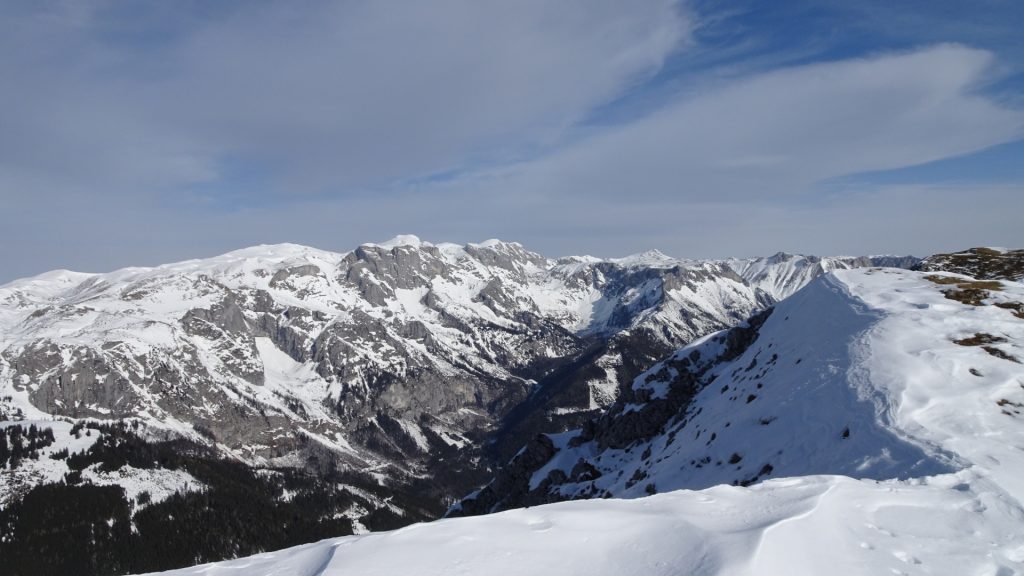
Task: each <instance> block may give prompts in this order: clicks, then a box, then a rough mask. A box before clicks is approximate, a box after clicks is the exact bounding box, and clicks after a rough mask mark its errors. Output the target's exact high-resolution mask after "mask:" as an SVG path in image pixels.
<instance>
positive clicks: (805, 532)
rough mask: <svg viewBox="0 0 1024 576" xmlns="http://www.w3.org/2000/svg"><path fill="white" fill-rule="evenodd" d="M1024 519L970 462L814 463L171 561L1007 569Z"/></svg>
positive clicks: (626, 573) (306, 568) (734, 570)
mask: <svg viewBox="0 0 1024 576" xmlns="http://www.w3.org/2000/svg"><path fill="white" fill-rule="evenodd" d="M979 485H980V486H979ZM1022 525H1024V520H1022V515H1021V510H1020V507H1019V504H1017V503H1016V502H1014V501H1010V500H1007V499H1006V497H1005V496H1003V495H1001V494H999V493H998V492H992V491H988V490H985V488H984V482H983V481H981V480H979V479H977V478H976V477H974V476H973V475H972V474H971V473H970V472H963V473H961V474H958V475H946V476H940V477H935V478H931V479H928V480H923V481H916V482H894V481H890V482H881V483H878V482H869V481H858V480H852V479H850V478H845V477H841V476H809V477H804V478H797V479H784V480H770V481H768V482H765V483H763V484H759V485H757V486H754V487H752V488H738V487H732V486H716V487H714V488H708V489H706V490H702V491H699V492H691V491H685V490H684V491H678V492H671V493H668V494H659V495H657V496H651V497H648V498H643V499H637V500H615V499H613V500H587V501H577V502H564V503H560V504H549V505H546V506H540V507H535V508H530V509H525V510H511V511H508V512H501V513H498V514H493V515H489V516H480V517H473V518H457V519H451V520H438V521H436V522H432V523H429V524H417V525H413V526H409V527H407V528H403V529H401V530H397V531H394V532H385V533H376V534H369V535H365V536H352V537H346V538H338V539H334V540H324V541H322V542H318V543H315V544H310V545H306V546H300V547H296V548H291V549H287V550H281V551H277V552H270V553H266V554H260V555H257V556H253V557H249V558H243V559H239V560H232V561H227V562H220V563H214V564H208V565H204V566H197V567H195V568H187V569H183V570H174V571H170V572H163V573H162V574H166V575H168V576H170V575H175V576H200V575H202V576H213V575H219V574H228V573H231V574H246V575H247V576H271V575H273V576H286V575H287V576H320V575H322V576H331V575H338V576H340V575H343V574H346V575H347V574H359V575H366V576H371V575H372V576H391V575H393V576H406V575H409V574H417V575H423V576H428V575H437V576H441V575H445V576H447V575H451V574H467V575H469V574H473V575H477V574H487V575H494V576H504V575H508V576H513V575H515V576H519V575H524V576H525V575H539V574H560V575H579V576H602V575H607V576H631V575H636V576H652V575H653V576H657V575H665V576H669V575H672V576H675V575H679V574H694V575H702V576H711V575H719V574H720V575H730V576H732V575H775V574H794V575H820V574H907V575H910V574H948V575H950V576H954V575H955V576H961V575H963V574H992V575H1006V576H1010V575H1013V574H1018V573H1020V571H1021V570H1022V569H1024V542H1022V541H1021V539H1020V537H1019V535H1020V533H1021V532H1020V530H1021V527H1022Z"/></svg>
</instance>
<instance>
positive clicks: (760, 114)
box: [507, 46, 1024, 203]
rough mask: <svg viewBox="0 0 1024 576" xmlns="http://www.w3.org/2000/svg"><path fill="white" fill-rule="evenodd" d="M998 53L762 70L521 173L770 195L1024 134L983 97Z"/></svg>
mask: <svg viewBox="0 0 1024 576" xmlns="http://www.w3.org/2000/svg"><path fill="white" fill-rule="evenodd" d="M992 61H993V57H992V55H991V54H990V53H988V52H985V51H980V50H973V49H970V48H966V47H962V46H938V47H933V48H929V49H924V50H920V51H916V52H913V53H907V54H898V55H885V56H878V57H874V58H870V59H855V60H847V61H840V62H828V63H820V64H814V65H809V66H803V67H797V68H790V69H783V70H777V71H772V72H768V73H764V74H760V75H757V76H754V77H750V78H746V79H742V80H738V81H735V82H733V83H730V84H727V85H724V86H717V87H713V88H711V89H708V90H706V91H703V92H700V93H698V94H697V95H695V96H692V97H687V98H683V99H681V100H680V101H678V102H677V103H675V104H672V105H670V106H668V107H666V108H664V109H662V110H659V111H656V112H654V113H653V114H651V115H649V116H648V117H646V118H644V119H642V120H640V121H637V122H634V123H631V124H628V125H625V126H622V127H618V128H616V129H612V130H609V131H607V132H606V133H604V134H602V135H599V136H597V137H594V138H592V139H590V140H588V141H584V142H582V143H580V144H578V145H576V146H573V147H570V148H567V149H565V150H563V151H561V152H560V153H556V154H553V155H550V156H548V157H545V158H542V159H539V160H537V161H535V162H531V163H527V164H524V165H521V166H519V167H517V169H516V175H515V176H514V177H510V178H508V179H507V182H508V185H509V187H510V188H512V189H519V190H523V191H529V193H531V194H538V195H542V196H556V197H557V196H567V195H579V196H586V197H589V198H594V197H602V196H603V197H614V196H623V195H625V196H627V197H629V198H630V199H632V200H633V201H644V200H650V199H664V198H676V199H678V201H679V202H680V203H686V202H696V201H700V200H706V199H758V198H760V199H769V198H772V197H777V196H791V195H798V194H805V193H807V192H809V191H810V190H811V189H812V187H814V185H815V184H817V183H820V182H822V181H824V180H827V179H830V178H835V177H839V176H845V175H849V174H855V173H860V172H866V171H875V170H886V169H894V168H900V167H905V166H911V165H916V164H921V163H926V162H930V161H934V160H938V159H942V158H948V157H953V156H957V155H962V154H966V153H969V152H974V151H977V150H981V149H983V148H986V147H989V146H993V145H996V144H1000V143H1004V142H1008V141H1011V140H1015V139H1018V138H1020V137H1022V136H1024V113H1022V112H1021V111H1019V110H1012V109H1009V108H1005V107H1002V106H1000V105H999V104H998V103H996V102H994V101H992V100H990V99H988V98H986V97H985V96H983V95H980V94H978V93H977V90H978V89H979V88H980V87H981V86H982V84H983V82H984V81H985V80H986V73H987V72H988V71H989V70H990V66H991V64H992Z"/></svg>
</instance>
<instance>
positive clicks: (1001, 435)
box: [175, 269, 1024, 576]
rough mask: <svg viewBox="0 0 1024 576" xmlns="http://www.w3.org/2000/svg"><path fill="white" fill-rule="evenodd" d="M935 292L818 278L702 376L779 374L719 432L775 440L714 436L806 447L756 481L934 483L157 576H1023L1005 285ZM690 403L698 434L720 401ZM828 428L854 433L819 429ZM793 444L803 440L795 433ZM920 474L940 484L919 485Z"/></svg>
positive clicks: (277, 557)
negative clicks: (750, 367) (749, 371)
mask: <svg viewBox="0 0 1024 576" xmlns="http://www.w3.org/2000/svg"><path fill="white" fill-rule="evenodd" d="M946 278H950V279H951V278H955V277H953V276H949V275H946ZM939 280H940V281H938V282H936V281H935V278H933V279H928V278H926V276H925V275H924V274H921V273H914V272H906V271H893V270H885V271H883V270H879V269H874V270H867V271H843V272H840V273H837V274H835V275H830V276H828V277H825V278H822V279H820V280H818V281H816V283H814V284H812V285H811V286H809V287H808V288H806V289H805V291H804V292H803V293H801V294H802V295H801V294H797V295H796V296H795V297H794V299H793V300H791V301H787V302H784V303H783V304H781V305H780V306H779V307H778V309H777V310H776V311H775V312H774V313H773V315H772V317H771V318H770V319H769V321H768V322H767V323H766V324H765V325H764V327H763V328H762V329H761V333H760V336H759V337H758V339H757V340H755V341H754V343H753V344H752V345H751V346H750V348H749V349H748V350H747V352H746V353H745V354H743V355H741V356H740V357H739V358H737V359H735V360H734V364H725V365H722V366H720V367H718V368H716V369H715V370H714V371H713V372H712V375H713V376H714V377H715V378H721V377H724V375H725V374H732V373H733V371H734V370H735V369H734V368H733V366H734V365H735V366H740V365H747V364H748V363H749V362H750V359H749V358H747V356H750V355H756V354H758V353H759V350H760V349H761V348H762V347H765V349H767V348H769V347H770V348H771V349H772V350H776V351H778V352H777V354H778V359H779V360H778V361H779V362H782V361H783V360H785V361H787V362H788V363H789V364H788V365H790V366H793V369H785V370H782V369H780V370H779V371H778V372H777V373H775V375H774V376H771V375H769V374H768V373H767V372H766V373H764V374H763V376H762V378H763V380H762V382H763V383H764V384H763V386H759V387H757V390H756V393H757V394H758V395H759V396H758V400H757V402H754V403H753V404H751V402H750V401H747V403H746V404H740V403H734V406H735V407H734V408H733V411H734V412H736V414H735V415H734V416H733V417H732V418H733V420H734V421H737V422H740V421H743V419H744V418H746V419H753V420H751V421H752V422H755V423H756V422H758V420H757V419H756V416H758V415H760V414H759V413H758V414H753V413H752V415H748V416H749V417H747V416H742V415H741V414H740V413H739V412H740V411H741V410H744V409H748V408H746V407H747V406H748V405H751V406H753V407H757V406H766V405H768V404H761V403H763V402H766V401H767V402H770V406H771V407H772V409H773V410H776V409H777V410H778V411H780V413H779V414H773V415H774V416H778V419H777V420H773V421H772V424H771V425H770V426H769V427H768V428H771V427H778V426H785V427H786V428H787V429H788V428H792V431H793V434H790V435H788V436H787V434H784V433H782V432H784V431H782V430H774V431H773V432H771V434H767V435H765V434H766V433H762V436H764V438H760V437H759V436H758V431H759V430H764V429H765V427H764V426H761V425H758V426H753V427H749V429H748V430H747V431H746V433H745V435H742V437H736V438H731V439H730V437H729V436H728V435H727V434H725V433H723V434H724V435H720V436H721V437H720V441H729V442H732V444H731V446H730V448H729V449H730V450H732V449H734V448H733V447H744V448H746V449H750V450H758V449H761V448H763V447H762V446H761V445H762V444H765V442H766V441H767V440H770V439H771V438H776V439H778V438H786V437H791V438H790V441H789V443H788V444H786V446H787V447H792V446H794V443H796V444H798V445H795V446H796V448H807V447H808V446H811V445H815V444H816V443H817V444H820V446H819V448H820V450H818V452H817V453H815V452H808V451H807V450H797V453H799V454H800V457H801V458H803V459H806V460H807V462H805V463H803V464H801V463H799V462H791V463H788V464H787V463H786V462H788V461H785V460H784V459H783V460H781V461H779V462H778V463H777V464H778V467H777V468H778V470H777V471H776V473H775V474H774V475H773V476H779V475H785V474H786V473H787V471H789V474H801V473H803V474H808V473H810V474H814V472H810V471H813V470H823V471H824V472H825V473H836V472H840V471H841V472H843V473H846V474H852V475H859V474H853V473H852V472H850V471H848V470H847V469H848V468H850V465H851V464H856V463H855V462H846V463H844V462H842V461H839V460H837V458H836V455H837V454H838V453H841V452H843V450H853V451H854V452H858V451H859V452H864V453H868V452H870V451H875V452H877V453H878V454H880V457H882V458H886V457H887V458H889V459H890V460H891V462H890V463H889V464H885V463H884V462H883V463H882V464H885V465H882V466H876V468H877V469H878V471H879V472H878V473H879V474H885V473H886V471H887V470H888V473H891V474H892V475H896V476H905V475H906V473H910V474H912V475H914V474H913V473H914V472H917V474H918V475H923V474H934V473H935V472H936V471H941V470H943V469H947V470H955V471H953V472H948V473H943V474H938V475H932V476H922V477H920V478H911V479H908V480H884V481H878V480H870V479H860V480H857V479H853V478H850V477H848V476H827V475H807V476H797V477H790V478H779V479H769V480H767V481H764V482H761V483H759V484H755V485H753V486H750V487H748V488H744V487H738V486H726V485H718V486H713V487H710V488H706V489H704V490H700V491H691V490H678V491H674V492H669V493H665V494H660V495H655V496H651V497H646V498H637V499H630V500H619V499H607V500H587V501H575V502H565V503H559V504H551V505H546V506H538V507H533V508H528V509H520V510H511V511H508V512H502V513H498V514H493V515H489V516H482V517H472V518H459V519H452V520H442V521H438V522H434V523H430V524H419V525H414V526H411V527H408V528H405V529H402V530H398V531H395V532H390V533H381V534H371V535H364V536H355V537H347V538H340V539H337V540H328V541H324V542H320V543H316V544H311V545H307V546H303V547H298V548H294V549H290V550H284V551H280V552H274V553H269V554H263V555H259V556H255V557H252V558H246V559H241V560H235V561H230V562H224V563H219V564H212V565H207V566H200V567H196V568H190V569H186V570H181V571H178V572H175V574H180V575H185V574H195V575H199V574H204V575H213V574H232V573H239V574H241V573H244V574H247V575H250V574H251V575H254V576H257V575H271V574H273V575H275V576H284V575H318V574H324V575H330V574H359V575H374V574H377V575H384V574H403V575H405V574H417V575H422V574H487V575H500V574H510V575H511V574H524V575H525V574H560V575H561V574H581V575H583V574H585V575H587V576H595V575H601V574H608V575H617V576H621V575H629V574H638V575H639V574H644V575H652V574H701V575H707V574H950V575H954V574H955V575H992V576H1010V575H1013V574H1024V508H1022V506H1021V502H1022V501H1024V416H1022V415H1021V411H1022V408H1024V366H1022V365H1021V364H1020V363H1019V359H1020V358H1024V354H1022V350H1024V349H1022V345H1024V319H1022V318H1020V317H1018V316H1015V315H1014V313H1013V310H1015V309H1014V308H1012V306H1011V305H1012V304H1013V303H1015V302H1016V303H1019V302H1021V301H1024V286H1021V285H1020V284H1019V283H1014V282H1004V283H1003V284H1002V286H1001V287H999V288H997V289H993V290H990V292H989V293H987V294H986V295H985V296H986V298H985V299H984V301H983V302H981V303H980V304H981V305H971V304H970V303H964V302H961V301H958V300H956V299H950V298H946V297H945V296H944V295H943V291H945V290H952V289H955V288H954V285H953V284H951V283H950V282H953V280H952V279H951V280H949V281H946V282H944V281H941V279H939ZM997 304H1002V305H1003V306H998V305H997ZM1008 306H1009V307H1008ZM844 319H845V320H844ZM841 320H842V321H841ZM708 342H710V340H709V341H708ZM701 345H702V344H697V345H696V346H701ZM704 345H705V346H708V345H710V344H704ZM691 351H692V350H691V349H687V350H684V351H682V352H681V354H682V353H685V354H687V355H688V354H690V352H691ZM794 358H797V359H802V362H801V361H800V360H794ZM773 363H774V362H773ZM798 366H799V367H800V368H799V369H797V367H798ZM736 373H737V374H738V373H739V372H738V371H737V372H736ZM719 375H721V376H719ZM783 376H786V377H785V378H784V377H783ZM638 381H640V379H638ZM753 383H754V382H751V384H753ZM718 384H720V382H718V381H716V384H715V385H716V386H717V385H718ZM734 384H735V382H734ZM644 385H646V383H645V384H644ZM709 390H710V388H709ZM829 390H833V391H832V392H829ZM711 392H713V394H714V396H715V397H716V398H718V397H722V398H726V396H722V395H721V394H719V391H718V389H717V388H715V389H714V390H711ZM654 395H655V396H657V394H654ZM694 402H695V406H698V407H700V408H706V410H703V412H704V413H706V414H708V417H712V416H714V413H715V410H714V409H713V408H714V406H716V405H717V404H718V403H722V402H725V401H724V400H718V399H716V400H713V401H712V400H710V399H708V400H706V401H704V400H701V397H700V396H698V398H696V399H695V401H694ZM865 406H866V407H868V410H866V411H865V410H862V409H861V408H863V407H865ZM823 414H825V415H827V414H832V415H834V418H832V417H830V418H824V419H823V418H822V415H823ZM793 415H796V417H795V418H787V417H786V416H793ZM801 415H802V416H801ZM847 417H851V418H865V417H866V418H867V420H870V422H868V421H864V422H861V423H857V424H856V425H854V424H851V423H849V422H846V421H836V422H831V421H830V420H834V419H842V418H847ZM826 420H828V421H826ZM858 422H859V421H858ZM737 426H739V425H737ZM807 427H810V428H812V429H813V430H817V433H816V434H810V435H808V434H805V433H804V432H801V430H803V428H807ZM843 427H848V428H846V431H845V432H844V433H843V434H839V431H840V430H842V429H843ZM733 428H735V429H737V430H738V429H740V428H743V427H742V426H739V427H738V428H737V427H733ZM833 428H834V430H833ZM851 429H852V433H850V432H849V431H850V430H851ZM720 432H721V431H720ZM886 434H888V435H889V436H886ZM833 436H835V438H833ZM766 439H767V440H766ZM819 440H820V441H819ZM661 444H662V441H661V440H660V439H659V438H655V439H654V440H652V442H651V446H653V447H654V448H659V450H661V451H662V452H661V455H660V456H659V455H658V454H659V452H658V451H657V450H655V451H654V452H653V457H652V458H651V460H650V461H651V462H654V463H656V465H651V467H650V468H649V469H648V470H649V472H650V473H651V474H652V476H651V477H652V478H656V479H657V480H658V486H659V487H660V486H665V485H666V484H667V485H668V486H671V485H672V484H671V482H668V481H667V480H668V476H667V475H668V474H670V472H671V471H670V468H672V466H674V465H669V464H671V462H672V460H673V458H674V456H673V455H672V454H670V453H669V450H668V449H667V447H665V446H661ZM860 444H864V445H863V446H860ZM702 445H703V444H702ZM829 446H834V447H836V448H829ZM584 447H585V446H581V449H582V448H584ZM840 447H842V448H840ZM850 447H852V448H850ZM901 447H913V448H914V450H916V451H917V452H913V451H910V452H907V454H903V453H900V452H899V450H898V449H904V448H901ZM673 449H674V448H673ZM859 452H858V453H859ZM912 452H913V453H912ZM780 453H781V451H780ZM787 453H788V452H787ZM908 454H909V456H908ZM919 455H920V456H919ZM761 456H765V457H767V456H768V455H766V454H765V455H761ZM921 456H923V457H924V461H925V462H927V461H932V462H934V463H936V464H942V465H941V466H938V465H928V466H921V465H920V464H919V462H920V461H921V460H920V458H921ZM773 457H774V453H773ZM872 462H873V461H872ZM666 463H669V464H666ZM634 464H635V463H634ZM623 466H625V464H623ZM844 467H845V468H844ZM626 468H627V469H625V473H626V474H625V475H626V476H628V475H629V473H630V472H631V471H632V469H631V468H628V467H626ZM890 468H891V470H890ZM674 469H675V470H676V472H675V474H679V473H680V472H679V471H678V470H679V468H678V466H676V467H675V468H674ZM800 470H808V472H801V471H800ZM609 472H610V471H605V475H604V476H602V478H604V477H608V476H610V474H609ZM705 485H706V484H705ZM624 495H630V494H624Z"/></svg>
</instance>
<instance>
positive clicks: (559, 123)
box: [0, 0, 689, 195]
mask: <svg viewBox="0 0 1024 576" xmlns="http://www.w3.org/2000/svg"><path fill="white" fill-rule="evenodd" d="M77 4H78V3H61V4H56V5H51V4H46V5H43V6H44V7H43V8H40V9H39V10H38V11H30V12H28V13H23V12H22V13H17V11H15V10H13V9H9V12H12V13H8V14H4V16H5V17H4V18H3V19H2V20H3V23H0V36H2V37H4V38H5V39H3V40H0V48H2V51H0V52H2V54H0V74H2V77H3V82H2V83H0V102H3V105H4V107H5V110H4V115H3V119H2V120H0V129H2V130H0V158H2V159H3V160H2V161H0V176H3V175H6V176H7V177H8V178H11V177H14V176H17V177H18V178H21V179H23V180H25V181H29V180H32V179H33V178H36V177H39V176H41V175H45V177H46V179H47V181H48V182H50V183H51V184H52V186H50V188H51V189H56V188H60V187H62V186H79V185H80V186H84V187H86V188H89V189H93V190H97V191H98V190H103V192H102V193H103V194H113V193H116V192H117V191H118V190H131V191H132V192H133V193H145V192H151V193H152V192H153V190H154V189H155V190H166V188H164V187H166V186H173V185H175V184H187V183H190V182H202V181H214V182H215V181H217V180H218V179H219V178H220V177H224V176H230V174H228V175H224V174H220V175H218V173H217V171H218V170H224V169H225V167H227V168H228V169H231V170H239V169H242V170H247V169H250V168H252V167H257V168H258V169H259V171H261V173H262V174H263V175H264V176H276V177H277V178H278V179H277V180H275V181H273V182H270V183H268V184H269V186H268V187H269V188H276V189H277V190H278V191H279V192H281V191H286V192H289V193H299V194H301V193H304V192H306V193H308V192H322V191H324V190H331V191H336V192H337V191H340V192H344V191H346V190H348V189H350V188H352V187H374V186H382V185H385V184H387V183H388V182H390V181H392V180H395V179H403V178H410V177H415V176H419V175H422V174H425V173H430V172H433V171H440V170H448V169H451V168H453V167H455V166H458V165H460V164H463V163H465V162H469V161H471V160H472V159H473V158H474V157H475V156H478V155H481V154H488V155H489V154H509V153H514V152H516V151H517V149H519V148H521V147H526V146H538V145H544V144H545V143H547V142H550V141H552V140H554V139H557V137H558V135H559V134H560V133H561V131H563V130H564V129H565V128H566V127H568V126H571V125H572V124H573V123H574V122H576V121H577V120H578V119H579V118H580V117H582V116H584V115H585V114H587V113H588V112H589V111H590V110H591V109H593V107H595V106H597V105H600V104H603V103H606V102H608V101H609V100H611V99H614V98H615V97H616V96H617V95H618V94H620V93H621V92H622V91H623V90H624V89H626V88H627V87H628V86H630V85H631V84H632V83H634V82H638V81H641V80H643V79H644V78H646V77H647V76H649V75H650V74H652V73H654V72H655V71H657V69H658V68H659V67H660V66H661V63H662V61H663V60H664V58H665V57H666V56H667V55H668V54H669V53H670V52H672V51H673V50H675V49H677V48H678V46H679V45H680V43H681V42H683V41H685V39H686V38H687V36H688V33H689V23H688V20H687V18H686V16H685V15H684V14H683V12H682V11H681V9H680V8H679V7H678V6H676V5H675V3H674V2H670V1H667V0H644V1H640V2H630V3H628V4H625V3H621V2H616V1H614V0H599V1H591V0H566V1H561V2H545V1H542V0H527V1H524V2H515V3H508V2H489V1H487V2H480V1H474V0H440V1H438V2H430V3H424V2H409V3H403V4H402V5H398V4H395V3H389V2H372V1H366V0H357V1H351V2H327V1H323V2H321V1H309V2H301V3H288V4H283V3H241V5H240V6H239V8H238V9H237V10H235V11H233V12H231V13H229V14H227V15H218V16H216V17H210V18H208V19H207V20H206V21H198V22H197V21H192V20H187V21H186V22H185V23H184V24H183V23H181V22H175V25H177V26H181V27H184V30H178V29H175V30H170V31H165V30H160V29H156V30H153V31H152V34H151V36H153V39H152V40H150V39H149V38H148V37H142V36H141V35H140V39H136V40H125V39H123V38H121V37H120V36H123V35H124V34H125V30H122V29H118V28H117V26H113V25H112V24H111V23H110V20H116V18H117V13H116V11H117V7H116V5H115V6H114V7H113V8H109V7H108V11H107V12H106V13H102V14H96V12H102V11H101V10H99V8H96V10H93V11H90V10H82V9H81V7H76V5H77ZM104 19H106V20H104ZM130 24H131V22H129V23H128V24H125V25H124V26H123V27H125V28H126V27H128V25H130ZM149 25H152V26H156V27H157V28H159V26H160V24H153V23H152V22H150V23H149ZM111 28H114V30H113V31H111V30H110V29H111ZM164 32H166V33H167V34H166V35H167V37H168V39H161V33H164ZM172 32H173V33H172ZM147 42H151V43H152V45H149V44H147ZM9 193H10V191H8V190H4V191H0V194H4V195H6V194H9Z"/></svg>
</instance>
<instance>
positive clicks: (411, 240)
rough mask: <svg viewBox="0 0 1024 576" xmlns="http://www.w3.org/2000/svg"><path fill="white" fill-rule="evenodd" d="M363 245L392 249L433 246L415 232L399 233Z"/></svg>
mask: <svg viewBox="0 0 1024 576" xmlns="http://www.w3.org/2000/svg"><path fill="white" fill-rule="evenodd" d="M363 246H376V247H378V248H384V249H387V250H390V249H391V248H397V247H399V246H412V247H413V248H419V247H420V246H432V244H430V243H429V242H424V241H423V240H420V237H419V236H416V235H415V234H399V235H397V236H395V237H394V238H391V239H390V240H386V241H384V242H380V243H372V242H367V243H366V244H363Z"/></svg>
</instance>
